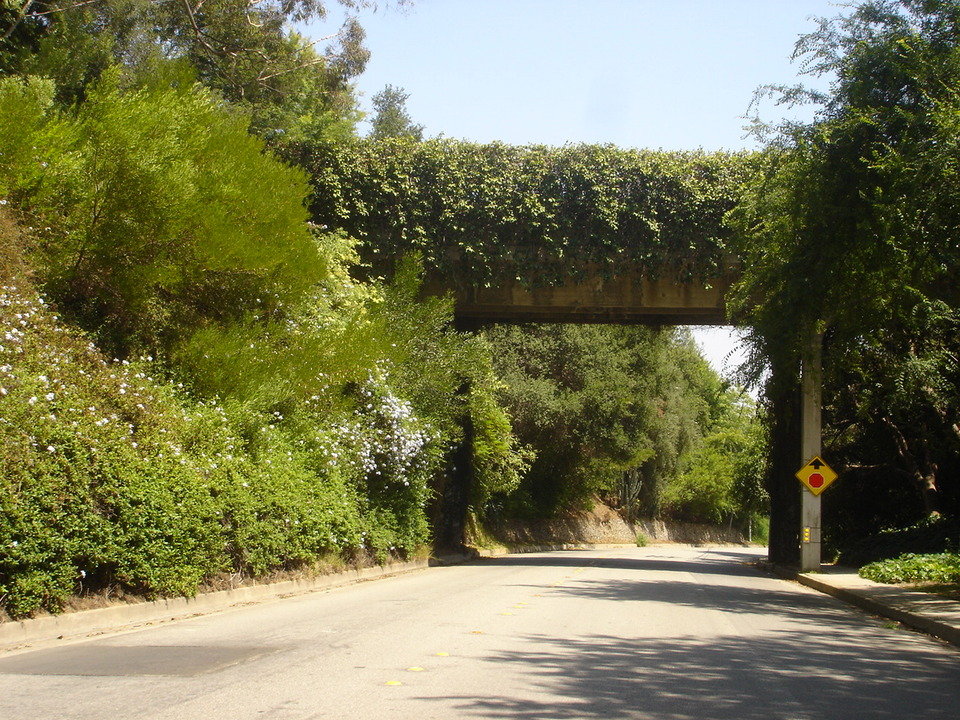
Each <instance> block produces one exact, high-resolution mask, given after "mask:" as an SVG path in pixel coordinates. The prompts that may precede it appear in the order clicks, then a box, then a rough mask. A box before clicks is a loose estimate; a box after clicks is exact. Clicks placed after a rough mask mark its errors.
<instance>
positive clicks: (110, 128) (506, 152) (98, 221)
mask: <svg viewBox="0 0 960 720" xmlns="http://www.w3.org/2000/svg"><path fill="white" fill-rule="evenodd" d="M342 4H343V5H346V6H348V7H351V8H355V7H357V6H363V5H366V4H367V3H366V2H363V1H362V0H358V1H356V2H355V1H353V0H344V2H343V3H342ZM324 12H325V10H324V5H323V3H320V2H316V1H315V0H303V1H300V0H296V1H294V2H282V3H275V2H256V3H252V4H251V3H241V4H238V3H235V2H228V1H223V0H208V1H207V2H205V3H191V2H168V1H166V0H102V1H101V2H95V3H85V2H81V3H60V2H56V1H55V0H33V1H31V2H26V3H9V2H5V3H3V4H2V5H0V72H2V76H0V489H2V494H0V609H2V610H3V611H4V612H6V613H7V614H8V615H10V616H14V617H20V616H25V615H29V614H31V613H33V612H36V611H38V610H41V609H46V610H52V611H56V610H58V609H59V608H61V607H62V605H63V603H64V601H65V599H66V598H67V597H68V596H69V595H70V594H73V593H81V594H82V593H89V592H101V591H107V592H110V591H112V590H113V589H115V588H118V587H119V588H121V589H123V590H126V591H133V592H136V593H141V594H144V595H147V596H156V595H171V594H191V593H193V592H196V591H197V589H198V587H200V586H201V584H202V583H204V582H206V581H210V580H213V579H215V578H216V577H217V576H218V575H219V574H221V573H231V575H232V576H234V577H238V576H245V577H262V576H265V575H267V574H269V573H271V572H274V571H277V570H287V569H301V568H303V567H309V566H311V565H313V564H315V563H317V562H318V561H320V560H321V559H331V560H335V561H337V562H344V561H367V560H369V559H370V558H373V559H375V560H377V561H381V562H382V561H384V560H386V559H387V558H388V557H390V556H409V555H410V554H411V553H415V552H419V551H421V550H422V549H423V548H424V547H425V546H426V545H427V544H428V543H429V542H430V541H431V538H432V537H436V536H438V535H440V531H441V530H442V529H443V528H444V526H445V524H446V525H449V526H450V527H452V528H454V530H456V529H457V528H460V530H461V531H462V523H463V520H464V519H465V518H464V517H458V515H463V514H464V513H466V512H467V510H468V509H469V508H472V511H473V513H474V516H475V517H477V518H480V519H485V518H489V517H492V516H493V515H494V514H496V513H502V512H514V513H520V514H525V515H530V514H548V513H550V512H553V511H555V510H558V509H561V508H565V507H570V506H576V505H580V504H583V503H584V502H587V501H590V500H591V499H592V498H594V497H595V496H597V495H601V496H603V497H605V498H606V499H608V500H611V501H617V502H620V503H621V504H622V505H624V506H625V507H628V508H629V509H630V511H631V512H633V513H639V512H645V513H656V512H661V511H663V512H669V513H672V514H673V515H675V516H676V517H687V518H691V519H709V520H726V519H732V518H733V516H734V515H737V514H738V513H740V515H742V513H743V512H748V513H749V512H753V511H754V510H756V509H758V508H759V505H757V504H756V503H754V504H753V505H750V506H749V507H747V505H745V504H743V503H740V502H739V501H736V500H734V499H732V495H731V493H732V492H734V490H733V488H734V486H735V484H736V482H739V480H737V479H736V478H734V476H733V475H724V477H723V478H712V480H713V481H714V482H713V484H714V485H715V486H716V487H714V488H713V489H712V490H711V493H710V494H709V495H703V496H701V495H700V494H699V493H698V492H697V491H696V489H695V487H696V485H697V483H699V482H701V480H702V479H703V478H704V477H706V471H705V470H703V468H706V467H708V466H710V463H712V462H714V460H713V459H712V458H714V456H717V457H726V458H727V461H726V462H725V464H724V465H723V466H724V467H725V468H726V467H733V464H732V463H733V456H735V455H736V454H738V453H741V452H742V451H743V449H744V447H745V445H744V443H746V442H747V440H745V439H744V438H746V437H748V436H749V437H751V438H752V437H753V435H752V434H751V433H752V429H750V428H748V427H747V426H748V425H749V421H748V420H743V422H740V421H737V422H733V420H732V418H733V417H734V415H736V405H737V403H736V401H735V399H734V398H733V396H731V395H730V394H729V393H728V392H726V391H725V389H724V387H723V386H722V384H721V383H720V381H719V379H718V378H717V377H716V375H715V374H713V373H712V372H710V371H709V369H708V368H707V366H706V364H705V363H704V361H703V360H702V359H700V358H699V356H698V354H697V352H696V350H695V348H694V346H693V345H692V342H691V341H690V339H689V338H688V337H687V336H685V335H683V334H678V333H673V332H667V331H653V330H643V329H635V328H620V329H615V328H595V327H593V328H586V327H580V328H573V327H560V326H558V327H552V328H532V329H527V330H522V331H521V330H519V329H516V328H513V329H509V328H497V329H494V330H491V331H490V332H489V333H486V334H466V333H462V332H458V331H457V330H455V329H454V327H453V323H452V320H453V313H452V307H451V302H450V300H449V299H447V298H442V297H423V296H422V292H421V289H422V283H423V274H424V270H427V271H431V272H436V271H437V270H438V269H441V268H444V267H446V268H448V269H449V268H450V267H451V266H450V262H451V261H452V260H454V259H457V258H459V261H458V262H459V265H457V266H456V268H455V269H452V270H451V272H452V273H453V272H455V273H456V274H457V275H458V276H459V277H461V278H462V279H463V281H465V282H492V281H494V280H495V279H497V278H500V279H503V278H506V277H510V278H513V277H519V278H520V279H521V280H523V281H525V282H528V283H530V284H536V283H544V282H546V283H552V282H558V281H561V280H563V279H567V278H569V277H572V276H573V275H575V274H576V272H577V270H573V271H571V268H579V270H580V271H583V272H586V271H587V270H591V271H592V270H597V271H599V272H600V273H609V272H611V271H612V270H614V269H615V268H616V267H617V266H618V265H619V264H622V263H623V262H632V263H636V264H639V265H640V266H642V267H643V268H644V269H645V270H646V271H647V272H648V273H649V274H651V275H657V274H665V273H672V274H674V275H676V276H680V277H689V276H691V275H694V274H699V275H703V276H714V275H716V274H717V273H718V272H719V271H721V270H722V269H723V268H724V267H725V263H726V262H727V258H726V255H725V252H726V243H727V235H728V231H727V230H725V229H724V227H723V225H722V218H723V215H724V213H726V212H727V211H728V210H729V209H730V207H732V205H733V203H734V202H735V201H736V198H737V193H738V186H739V183H740V180H741V178H742V176H743V174H744V172H746V163H747V159H745V158H741V157H737V156H728V155H706V154H702V153H683V154H667V153H653V152H641V151H623V150H617V149H615V148H612V147H598V146H571V147H566V148H561V149H549V148H541V147H530V148H511V147H508V146H503V145H487V146H480V145H473V144H470V143H463V142H453V141H445V140H437V141H426V142H415V140H414V139H415V138H417V137H419V135H420V128H419V126H416V125H415V124H413V123H412V121H411V120H410V118H409V117H408V116H407V115H406V114H405V111H404V110H403V108H402V105H403V100H404V99H405V96H404V95H403V93H402V92H400V91H393V94H392V95H390V94H389V93H388V94H387V95H383V96H380V100H379V106H378V111H379V115H380V119H381V120H382V121H383V122H381V123H380V124H379V125H378V124H377V123H375V134H376V135H378V136H394V135H401V136H404V138H405V139H386V140H383V141H379V142H368V141H357V140H356V139H355V138H354V139H351V138H352V137H353V136H354V134H355V121H356V119H357V115H356V112H355V110H354V106H353V96H352V92H351V90H350V86H349V79H350V77H352V76H353V75H355V74H356V73H358V72H359V71H360V70H361V69H362V66H363V64H364V62H365V59H366V54H365V51H364V50H363V48H362V43H361V41H362V30H361V29H360V28H359V26H358V25H357V24H356V23H355V21H353V20H348V22H347V24H346V25H345V26H344V29H343V31H342V32H341V33H340V34H339V35H338V37H337V39H336V41H335V43H334V45H333V47H331V48H329V49H328V50H327V51H326V53H325V54H324V55H321V54H319V53H318V52H317V51H316V50H315V49H314V47H313V45H312V44H311V43H308V42H306V41H305V40H304V39H303V38H301V37H300V36H298V35H297V34H296V33H294V32H292V31H291V30H290V29H289V27H288V26H287V25H286V22H287V21H290V20H296V21H300V20H306V19H309V18H316V17H318V16H322V15H323V14H324ZM398 111H399V112H398ZM388 121H389V122H388ZM377 128H379V129H377ZM271 147H274V148H282V150H283V152H284V153H286V156H287V157H288V158H293V159H296V160H297V161H298V162H299V163H300V164H301V165H302V166H303V167H300V168H298V167H295V166H291V165H288V164H285V163H284V162H282V161H280V160H279V159H278V158H277V156H276V155H275V154H274V153H273V151H271V150H270V148H271ZM304 167H305V168H306V169H307V170H308V171H309V173H305V172H304V170H303V168H304ZM308 205H309V207H308ZM311 215H312V217H311ZM311 220H312V221H313V222H311ZM504 246H506V247H508V248H509V250H510V252H509V253H507V254H504V252H503V248H504ZM381 259H387V260H388V261H389V262H386V263H381V262H380V260H381ZM574 260H575V261H576V262H575V263H574V262H572V261H574ZM371 266H372V267H371ZM387 266H389V271H390V272H389V274H384V276H381V273H382V271H383V270H384V269H386V268H387ZM384 277H386V278H387V279H384ZM744 417H746V416H744ZM731 423H732V424H731ZM741 431H742V433H741ZM724 433H726V434H727V435H729V436H730V437H729V438H726V439H722V438H720V435H723V434H724ZM737 433H741V434H743V433H745V434H744V435H743V437H741V435H738V434H737ZM718 434H719V435H718ZM714 436H717V438H716V439H713V440H712V439H711V438H714ZM731 438H733V439H731ZM717 488H719V490H717ZM714 490H716V491H715V492H714ZM745 497H746V496H745ZM757 502H759V503H762V497H761V498H760V499H759V500H758V501H757ZM740 515H738V517H739V516H740ZM458 523H460V525H458ZM447 534H448V535H449V533H447ZM451 537H452V538H453V540H454V541H458V537H457V536H456V534H455V533H454V534H453V535H451ZM459 538H461V539H462V532H461V534H460V536H459Z"/></svg>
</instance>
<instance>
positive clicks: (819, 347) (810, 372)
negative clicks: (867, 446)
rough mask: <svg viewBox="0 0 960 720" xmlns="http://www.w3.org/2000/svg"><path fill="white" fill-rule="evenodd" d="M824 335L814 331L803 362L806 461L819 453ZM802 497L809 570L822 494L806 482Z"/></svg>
mask: <svg viewBox="0 0 960 720" xmlns="http://www.w3.org/2000/svg"><path fill="white" fill-rule="evenodd" d="M822 352H823V336H822V335H821V334H820V333H819V332H816V331H815V330H813V331H811V333H810V337H809V340H808V345H807V348H806V352H804V354H803V363H802V366H801V378H800V384H801V390H802V393H803V397H802V401H801V402H802V405H801V413H802V415H801V417H802V425H803V428H802V430H801V441H800V447H801V453H802V455H803V461H804V462H807V461H808V460H811V459H812V458H813V457H814V456H815V455H819V454H820V431H821V417H820V408H821V402H822V388H821V385H822V382H823V364H822ZM800 492H801V493H802V500H801V504H800V571H801V572H810V571H811V570H819V569H820V496H819V495H814V494H813V493H812V492H810V491H809V490H807V488H805V487H804V486H803V485H801V486H800Z"/></svg>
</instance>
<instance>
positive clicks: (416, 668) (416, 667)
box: [407, 666, 423, 672]
mask: <svg viewBox="0 0 960 720" xmlns="http://www.w3.org/2000/svg"><path fill="white" fill-rule="evenodd" d="M407 672H423V668H422V667H419V666H414V667H408V668H407Z"/></svg>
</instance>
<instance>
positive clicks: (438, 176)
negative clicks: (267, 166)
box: [284, 138, 749, 285]
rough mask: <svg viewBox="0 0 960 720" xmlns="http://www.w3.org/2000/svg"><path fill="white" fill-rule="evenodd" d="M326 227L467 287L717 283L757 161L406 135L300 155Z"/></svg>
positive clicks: (374, 254) (294, 152)
mask: <svg viewBox="0 0 960 720" xmlns="http://www.w3.org/2000/svg"><path fill="white" fill-rule="evenodd" d="M284 154H285V155H286V156H287V157H288V158H290V159H291V160H293V161H294V162H296V163H297V164H300V165H301V166H302V167H304V168H306V169H307V171H308V172H309V173H310V176H311V182H312V184H313V187H314V194H313V199H312V202H311V212H312V214H313V219H314V222H316V223H317V224H319V225H324V226H329V227H336V228H341V229H343V230H344V231H346V232H347V233H348V234H350V235H351V236H353V237H356V238H358V239H359V240H360V241H361V243H362V252H363V255H364V257H365V258H366V259H368V260H370V261H372V262H374V265H375V266H376V265H377V261H378V259H389V258H392V257H395V256H397V255H398V254H400V255H402V254H404V253H407V252H410V251H412V250H415V251H418V252H420V253H421V254H422V256H423V258H424V263H425V265H426V268H427V270H428V272H433V273H437V274H439V275H443V276H446V277H447V278H448V279H452V280H454V281H456V282H462V283H472V284H489V283H494V282H498V281H504V280H509V281H513V280H519V281H521V282H523V283H526V284H528V285H549V284H559V283H562V282H563V281H564V280H569V279H570V278H571V277H576V276H577V275H578V274H580V275H582V274H584V273H586V272H587V271H588V270H593V271H595V272H598V273H600V274H610V273H611V272H613V271H614V270H615V269H617V268H620V267H622V265H623V264H624V263H634V264H636V265H638V266H639V267H641V268H643V269H644V270H645V271H646V272H647V273H648V274H650V275H651V276H657V275H670V276H675V277H683V278H687V277H691V276H701V277H708V278H709V277H716V276H718V275H720V274H722V273H723V272H724V271H725V269H726V266H727V264H728V263H729V261H730V259H729V257H728V255H727V254H726V253H725V249H726V247H727V240H728V236H729V231H728V230H727V229H726V228H725V227H724V224H723V217H724V214H725V213H726V212H727V211H728V210H730V208H731V207H732V206H733V205H734V204H735V203H736V201H737V197H738V192H739V184H740V181H741V179H742V178H743V176H744V173H745V172H746V166H747V165H748V161H749V158H748V157H747V156H738V155H728V154H724V153H716V154H708V153H702V152H689V153H667V152H654V151H646V150H624V149H620V148H616V147H613V146H609V145H569V146H565V147H562V148H550V147H542V146H530V147H516V146H510V145H504V144H500V143H492V144H488V145H479V144H476V143H470V142H464V141H457V140H449V139H436V140H427V141H423V142H415V141H413V140H411V139H409V138H406V139H404V138H397V139H386V140H382V141H379V142H378V141H356V142H350V143H346V144H344V143H338V144H323V143H311V144H301V145H291V146H287V147H286V148H285V149H284Z"/></svg>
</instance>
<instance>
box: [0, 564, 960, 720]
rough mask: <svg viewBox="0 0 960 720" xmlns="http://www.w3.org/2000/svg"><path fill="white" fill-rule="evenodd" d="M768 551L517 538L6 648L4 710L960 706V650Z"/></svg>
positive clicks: (929, 710) (787, 716)
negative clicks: (776, 563) (120, 628)
mask: <svg viewBox="0 0 960 720" xmlns="http://www.w3.org/2000/svg"><path fill="white" fill-rule="evenodd" d="M756 556H757V552H756V551H753V550H748V549H743V548H709V549H708V548H690V547H686V546H659V547H648V548H623V549H616V550H598V551H590V552H558V553H543V554H531V555H520V556H510V557H505V558H498V559H489V560H483V561H478V562H476V563H471V564H468V565H462V566H455V567H446V568H434V569H430V570H427V571H424V572H417V573H413V574H408V575H403V576H400V577H396V578H392V579H388V580H381V581H376V582H369V583H362V584H359V585H354V586H350V587H346V588H341V589H338V590H332V591H328V592H322V593H313V594H310V595H305V596H300V597H295V598H289V599H286V600H278V601H273V602H269V603H263V604H259V605H252V606H248V607H243V608H239V609H234V610H230V611H226V612H222V613H219V614H216V615H209V616H205V617H199V618H194V619H191V620H186V621H181V622H177V623H170V624H166V625H161V626H157V627H153V628H148V629H144V630H139V631H135V632H128V633H126V634H116V635H113V636H108V637H103V638H99V639H95V640H89V641H84V642H76V643H71V644H67V645H65V646H62V647H57V648H46V649H40V650H34V651H31V652H22V653H18V654H13V655H6V656H2V657H0V718H3V719H4V720H20V719H23V720H46V719H47V718H49V719H51V720H52V719H56V720H68V719H73V718H76V719H81V718H82V719H83V720H100V719H101V718H110V719H111V720H115V719H116V720H121V719H122V720H127V719H132V718H151V719H153V718H156V719H158V720H166V719H168V718H169V719H174V718H176V719H177V720H191V719H193V718H198V719H200V718H203V719H204V720H219V719H221V718H223V719H224V720H246V719H250V720H253V719H255V718H256V719H266V718H271V719H273V718H275V719H293V718H296V719H297V720H303V719H306V718H338V719H341V720H344V719H348V718H363V719H371V720H374V719H379V718H383V719H390V720H394V719H406V718H410V719H415V720H428V719H429V718H577V719H583V720H588V719H591V718H603V719H604V720H608V719H611V718H651V719H656V720H671V719H677V720H680V719H688V718H690V719H692V718H696V719H698V720H701V719H714V718H716V719H724V718H731V719H734V718H735V719H736V720H752V719H756V720H761V719H762V720H775V719H781V720H814V719H818V720H819V719H824V720H827V719H829V720H841V719H844V720H845V719H847V718H849V719H852V720H861V719H868V718H891V719H894V718H896V720H902V719H903V718H922V719H923V720H933V719H934V718H950V720H956V719H957V718H960V653H958V651H957V650H956V649H955V648H952V647H950V646H947V645H945V644H942V643H940V642H939V641H935V640H932V639H930V638H927V637H925V636H922V635H919V634H915V633H913V632H910V631H905V630H901V629H897V628H894V627H889V626H888V625H885V624H884V623H883V622H881V621H880V620H877V619H874V618H871V617H870V616H867V615H865V614H863V613H861V612H860V611H857V610H854V609H851V608H848V607H847V606H845V605H843V604H841V603H839V602H838V601H835V600H833V599H832V598H829V597H826V596H823V595H820V594H818V593H816V592H814V591H811V590H808V589H806V588H803V587H800V586H799V585H796V584H793V583H789V582H786V581H783V580H778V579H774V578H770V577H767V576H765V575H763V574H762V573H760V572H758V571H757V570H756V569H754V568H753V567H751V566H750V565H749V564H748V563H749V561H750V560H751V559H753V558H755V557H756Z"/></svg>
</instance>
